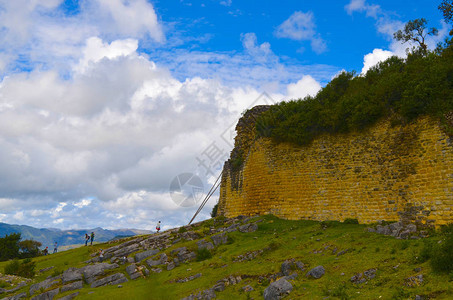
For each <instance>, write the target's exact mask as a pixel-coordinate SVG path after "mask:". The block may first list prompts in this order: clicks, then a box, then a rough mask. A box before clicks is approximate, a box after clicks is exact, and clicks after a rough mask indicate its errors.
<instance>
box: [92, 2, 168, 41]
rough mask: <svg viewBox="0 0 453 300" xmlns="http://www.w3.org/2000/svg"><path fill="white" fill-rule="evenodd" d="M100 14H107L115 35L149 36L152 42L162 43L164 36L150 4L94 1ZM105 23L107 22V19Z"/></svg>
mask: <svg viewBox="0 0 453 300" xmlns="http://www.w3.org/2000/svg"><path fill="white" fill-rule="evenodd" d="M95 2H97V3H98V4H99V7H100V8H101V13H102V12H104V13H107V14H108V15H109V16H110V17H111V18H112V21H113V22H109V23H110V24H112V25H114V26H113V28H112V27H109V29H110V30H112V31H113V32H115V33H120V34H124V35H126V36H143V35H144V34H149V36H151V37H152V38H153V39H154V40H156V41H159V42H162V41H163V40H164V35H163V32H162V28H161V26H160V24H159V22H158V20H157V15H156V13H155V11H154V8H153V6H152V4H151V3H149V2H148V1H146V0H96V1H95ZM107 21H110V20H108V18H107Z"/></svg>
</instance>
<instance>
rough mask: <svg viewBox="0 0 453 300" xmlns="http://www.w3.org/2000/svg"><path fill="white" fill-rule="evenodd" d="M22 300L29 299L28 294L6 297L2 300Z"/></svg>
mask: <svg viewBox="0 0 453 300" xmlns="http://www.w3.org/2000/svg"><path fill="white" fill-rule="evenodd" d="M22 298H27V293H20V294H17V295H14V296H11V297H5V298H3V299H2V300H17V299H22Z"/></svg>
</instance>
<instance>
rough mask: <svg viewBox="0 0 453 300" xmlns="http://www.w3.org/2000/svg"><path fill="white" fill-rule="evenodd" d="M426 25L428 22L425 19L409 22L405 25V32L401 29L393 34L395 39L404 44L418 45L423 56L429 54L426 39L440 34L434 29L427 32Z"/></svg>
mask: <svg viewBox="0 0 453 300" xmlns="http://www.w3.org/2000/svg"><path fill="white" fill-rule="evenodd" d="M426 24H427V21H426V19H424V18H421V19H415V20H413V21H409V22H407V23H406V25H404V29H403V30H401V29H400V30H398V31H397V32H395V33H394V34H393V38H394V39H396V40H397V41H402V42H403V44H404V43H406V42H410V41H412V42H416V43H418V46H419V50H420V51H421V54H422V55H426V53H428V46H427V45H426V43H425V39H426V37H427V36H429V35H431V36H436V35H437V34H438V30H437V29H436V28H434V27H433V28H430V29H429V30H427V27H426Z"/></svg>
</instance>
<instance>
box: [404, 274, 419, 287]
mask: <svg viewBox="0 0 453 300" xmlns="http://www.w3.org/2000/svg"><path fill="white" fill-rule="evenodd" d="M422 284H423V274H419V275H415V276H411V277H409V278H406V280H405V282H404V285H405V286H408V287H417V286H420V285H422Z"/></svg>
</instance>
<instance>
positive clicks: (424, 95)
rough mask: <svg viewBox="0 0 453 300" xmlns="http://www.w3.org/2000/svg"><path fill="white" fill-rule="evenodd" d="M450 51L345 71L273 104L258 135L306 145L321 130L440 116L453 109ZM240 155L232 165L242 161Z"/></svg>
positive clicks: (338, 130)
mask: <svg viewBox="0 0 453 300" xmlns="http://www.w3.org/2000/svg"><path fill="white" fill-rule="evenodd" d="M452 53H453V44H452V45H451V46H449V47H448V48H446V49H443V50H442V51H440V52H438V53H437V54H436V53H429V54H428V55H426V56H420V55H409V56H408V58H407V59H406V60H403V59H401V58H398V57H395V56H394V57H390V58H389V59H387V60H386V61H384V62H381V63H379V64H377V65H376V66H374V67H372V68H371V69H370V70H369V71H368V72H367V73H366V75H365V76H355V74H354V72H343V73H341V74H340V75H338V76H337V77H335V78H334V79H333V80H332V81H331V82H330V83H328V84H327V85H326V86H325V87H324V88H323V89H322V90H321V91H320V92H319V93H318V94H317V95H316V96H315V97H306V98H304V99H297V100H291V101H283V102H280V103H278V104H275V105H272V106H271V108H270V109H269V110H267V111H265V112H264V113H262V114H261V115H260V116H258V118H257V120H256V131H257V136H258V137H270V138H272V139H273V140H274V141H275V142H277V143H280V142H289V143H294V144H298V145H307V144H309V143H310V142H311V141H312V140H313V139H314V138H316V137H317V136H319V135H321V134H325V133H343V132H350V131H355V130H357V131H360V130H363V129H365V128H367V127H369V126H371V125H373V124H374V123H375V122H376V121H378V120H379V119H381V118H383V117H387V118H391V119H393V120H400V122H401V123H403V124H404V123H407V122H410V121H411V120H413V119H415V118H417V117H419V116H422V115H430V116H433V117H435V118H437V119H439V118H440V119H442V116H443V115H444V114H445V113H447V112H449V111H451V110H453V98H452V97H451V96H450V95H451V94H453V84H452V83H453V75H452V74H453V55H452ZM447 127H448V126H447ZM449 129H452V126H449V127H448V128H446V130H447V131H448V130H449ZM452 131H453V129H452ZM239 157H243V156H239ZM239 157H237V159H238V161H237V162H235V161H233V165H234V166H237V167H238V166H240V165H241V164H242V161H240V158H239Z"/></svg>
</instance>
